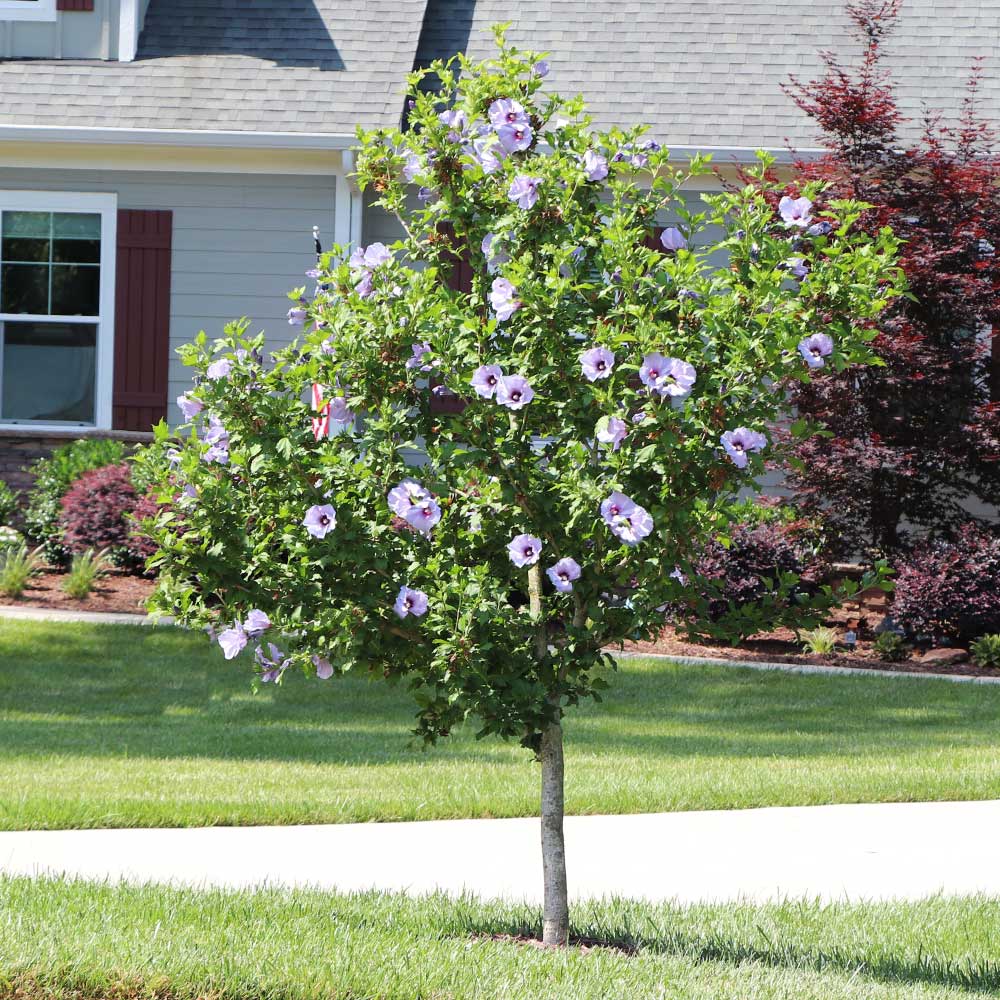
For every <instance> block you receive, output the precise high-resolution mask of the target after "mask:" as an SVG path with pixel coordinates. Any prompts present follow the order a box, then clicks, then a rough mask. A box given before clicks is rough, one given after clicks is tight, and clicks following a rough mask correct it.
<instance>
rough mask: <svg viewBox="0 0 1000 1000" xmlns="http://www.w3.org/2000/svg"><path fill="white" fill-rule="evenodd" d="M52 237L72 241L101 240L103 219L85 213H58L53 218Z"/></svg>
mask: <svg viewBox="0 0 1000 1000" xmlns="http://www.w3.org/2000/svg"><path fill="white" fill-rule="evenodd" d="M52 235H53V236H67V237H70V238H72V239H84V240H99V239H100V238H101V217H100V216H99V215H90V214H84V213H83V212H56V213H55V214H54V215H53V216H52Z"/></svg>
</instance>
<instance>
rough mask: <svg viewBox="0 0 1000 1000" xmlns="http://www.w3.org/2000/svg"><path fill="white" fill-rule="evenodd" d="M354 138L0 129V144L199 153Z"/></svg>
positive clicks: (315, 145) (345, 145)
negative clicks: (192, 150)
mask: <svg viewBox="0 0 1000 1000" xmlns="http://www.w3.org/2000/svg"><path fill="white" fill-rule="evenodd" d="M357 141H358V140H357V137H356V136H354V135H348V134H346V133H344V134H333V133H329V132H250V131H246V132H237V131H223V130H216V131H209V130H188V129H174V128H166V129H159V128H94V127H68V126H63V125H0V142H69V143H86V144H88V145H108V146H186V147H189V148H200V149H326V150H341V149H350V148H351V147H352V146H354V145H356V143H357Z"/></svg>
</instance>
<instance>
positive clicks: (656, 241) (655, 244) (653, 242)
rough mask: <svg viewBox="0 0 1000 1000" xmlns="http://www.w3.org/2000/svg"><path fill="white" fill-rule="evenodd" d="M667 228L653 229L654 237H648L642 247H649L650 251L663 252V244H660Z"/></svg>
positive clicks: (658, 227)
mask: <svg viewBox="0 0 1000 1000" xmlns="http://www.w3.org/2000/svg"><path fill="white" fill-rule="evenodd" d="M666 228H667V227H666V226H655V227H654V228H653V235H652V236H647V237H646V238H645V239H644V240H643V241H642V245H643V246H644V247H649V249H650V250H660V251H662V250H663V244H662V243H661V242H660V237H661V236H662V235H663V230H664V229H666Z"/></svg>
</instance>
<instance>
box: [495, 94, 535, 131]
mask: <svg viewBox="0 0 1000 1000" xmlns="http://www.w3.org/2000/svg"><path fill="white" fill-rule="evenodd" d="M486 114H487V116H488V117H489V119H490V124H491V125H492V126H493V127H494V128H495V129H499V128H501V127H502V126H503V125H527V124H529V122H528V115H527V113H526V112H525V110H524V107H523V106H522V105H521V104H518V102H517V101H515V100H513V98H510V97H501V98H500V99H499V100H497V101H494V102H493V103H492V104H491V105H490V106H489V110H488V111H487V112H486Z"/></svg>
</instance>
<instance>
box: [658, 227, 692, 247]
mask: <svg viewBox="0 0 1000 1000" xmlns="http://www.w3.org/2000/svg"><path fill="white" fill-rule="evenodd" d="M660 242H661V243H662V244H663V249H664V250H674V251H676V250H683V249H684V248H685V247H686V246H687V245H688V241H687V240H686V239H684V234H683V233H682V232H681V231H680V230H679V229H678V228H677V227H676V226H670V227H668V228H667V229H664V230H663V232H662V233H660Z"/></svg>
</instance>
